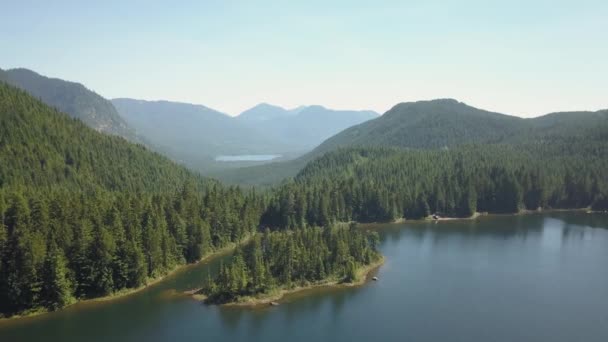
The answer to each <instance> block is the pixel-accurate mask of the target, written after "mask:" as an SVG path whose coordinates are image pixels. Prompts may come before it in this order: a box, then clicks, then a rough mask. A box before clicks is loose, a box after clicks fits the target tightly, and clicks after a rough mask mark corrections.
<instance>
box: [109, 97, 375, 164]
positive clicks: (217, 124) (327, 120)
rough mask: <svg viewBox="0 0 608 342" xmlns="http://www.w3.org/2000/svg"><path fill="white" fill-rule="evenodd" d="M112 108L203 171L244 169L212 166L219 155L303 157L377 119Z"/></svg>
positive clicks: (120, 102) (303, 111)
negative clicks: (336, 136) (337, 135)
mask: <svg viewBox="0 0 608 342" xmlns="http://www.w3.org/2000/svg"><path fill="white" fill-rule="evenodd" d="M112 103H113V104H114V106H115V107H116V108H117V110H118V112H119V113H120V114H121V115H122V116H123V117H124V118H125V119H126V121H127V122H128V123H129V125H131V126H132V127H134V128H135V129H136V130H137V132H139V133H140V134H141V135H143V136H145V137H146V138H147V139H148V140H149V141H150V142H151V143H153V144H154V145H156V146H158V147H159V148H160V150H161V151H164V152H166V153H168V154H169V155H171V156H172V157H173V158H174V159H176V160H179V161H182V162H185V163H186V164H187V165H190V166H192V167H195V168H197V169H200V170H203V171H208V170H213V169H217V168H220V169H223V168H225V167H227V166H240V165H242V163H236V164H232V165H230V164H226V163H223V162H219V163H216V162H215V158H216V157H217V156H218V155H246V154H278V155H282V156H284V157H286V158H289V157H290V156H293V155H301V154H303V153H305V152H306V151H308V150H310V149H312V148H314V147H315V146H317V145H318V144H319V143H321V142H322V141H323V140H325V139H327V138H329V137H330V136H332V135H333V134H335V133H338V132H339V131H341V130H343V129H345V128H347V127H349V126H351V125H353V124H357V123H361V122H363V121H366V120H369V119H372V118H374V117H377V116H378V114H377V113H375V112H372V111H338V110H331V109H327V108H324V107H322V106H303V107H298V108H296V109H293V110H287V109H284V108H281V107H278V106H273V105H270V104H260V105H257V106H255V107H253V108H251V109H249V110H247V111H245V112H243V113H242V114H241V115H239V116H237V117H231V116H229V115H227V114H224V113H221V112H219V111H216V110H213V109H211V108H207V107H205V106H202V105H193V104H188V103H178V102H169V101H143V100H133V99H126V98H121V99H113V100H112ZM258 163H259V162H258ZM248 164H249V165H251V164H252V163H251V162H250V163H248Z"/></svg>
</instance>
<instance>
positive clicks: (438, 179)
mask: <svg viewBox="0 0 608 342" xmlns="http://www.w3.org/2000/svg"><path fill="white" fill-rule="evenodd" d="M606 169H608V144H607V143H606V142H604V141H601V140H595V141H593V140H592V139H589V138H586V139H584V140H580V141H576V140H571V141H569V143H568V144H567V145H563V144H558V143H551V144H548V143H547V144H543V143H530V144H526V145H520V146H517V147H515V146H510V145H468V146H462V147H459V148H456V149H451V150H403V149H391V148H350V149H339V150H337V151H335V152H331V153H328V154H326V155H324V156H323V157H321V158H319V159H316V160H315V161H313V162H311V163H309V164H308V165H307V166H306V167H305V168H304V169H303V170H302V171H301V172H300V174H299V175H298V176H297V177H296V179H295V180H294V181H292V182H288V183H285V184H283V185H282V186H280V187H278V188H277V189H275V191H274V196H273V197H272V199H271V201H270V203H269V205H268V207H267V209H266V212H265V213H264V215H263V216H262V224H263V225H266V226H268V227H274V228H285V229H293V228H295V227H296V226H302V223H298V224H295V223H294V222H300V220H301V218H300V217H299V215H298V214H297V213H299V212H302V211H303V210H306V211H307V214H306V215H305V219H304V221H305V222H304V225H308V226H317V225H327V224H328V223H330V222H340V221H341V222H348V221H358V222H377V221H391V220H394V219H398V218H402V217H405V218H408V219H419V218H423V217H426V216H428V215H429V214H431V213H439V214H440V215H442V216H455V217H468V216H471V215H472V214H473V213H475V212H476V211H480V212H494V213H515V212H518V211H519V210H521V209H529V210H536V209H538V208H582V207H588V206H591V205H593V206H594V208H598V210H599V208H604V207H605V206H606V204H605V203H606V200H605V198H606V192H607V191H608V178H606V177H605V170H606ZM294 198H303V199H305V200H304V201H294V200H293V199H294Z"/></svg>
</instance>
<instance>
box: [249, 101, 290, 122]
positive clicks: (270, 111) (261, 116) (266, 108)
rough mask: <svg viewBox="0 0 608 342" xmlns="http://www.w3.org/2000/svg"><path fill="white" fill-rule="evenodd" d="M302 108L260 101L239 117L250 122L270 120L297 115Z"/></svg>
mask: <svg viewBox="0 0 608 342" xmlns="http://www.w3.org/2000/svg"><path fill="white" fill-rule="evenodd" d="M300 109H301V108H298V109H296V110H287V109H285V108H282V107H279V106H275V105H271V104H268V103H260V104H258V105H256V106H255V107H253V108H250V109H248V110H246V111H244V112H242V113H241V114H239V115H238V117H237V118H238V119H239V120H242V121H248V122H256V121H268V120H274V119H280V118H284V117H287V116H292V115H296V114H297V113H298V111H299V110H300Z"/></svg>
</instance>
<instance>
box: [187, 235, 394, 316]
mask: <svg viewBox="0 0 608 342" xmlns="http://www.w3.org/2000/svg"><path fill="white" fill-rule="evenodd" d="M378 244H379V237H378V234H377V233H376V232H368V231H363V230H361V229H358V228H356V226H355V225H352V224H351V225H350V226H347V225H336V226H333V227H330V228H318V227H314V228H302V229H297V230H288V231H274V232H271V231H269V230H266V232H265V233H263V234H258V235H257V236H256V237H254V238H253V240H252V242H251V243H250V244H249V245H247V246H245V247H239V248H237V249H236V250H235V253H234V255H233V257H232V260H231V262H230V263H229V264H228V265H225V264H221V265H220V269H219V272H218V274H217V276H216V277H214V278H213V277H211V276H210V275H209V276H208V280H207V284H205V286H204V287H203V288H202V289H200V290H198V291H195V293H194V294H193V297H194V298H196V299H199V300H203V301H205V302H206V303H208V304H223V305H244V306H254V305H260V304H269V303H275V302H276V301H277V300H278V299H280V298H281V297H283V296H284V295H285V294H287V293H292V292H296V291H301V290H304V289H308V288H312V287H317V286H354V285H360V284H362V283H364V282H365V280H366V278H367V274H368V273H369V272H370V271H372V270H374V269H376V268H377V267H378V266H380V265H381V264H382V263H383V262H384V258H383V257H382V255H380V253H379V252H378Z"/></svg>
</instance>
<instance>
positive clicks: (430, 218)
mask: <svg viewBox="0 0 608 342" xmlns="http://www.w3.org/2000/svg"><path fill="white" fill-rule="evenodd" d="M560 212H585V213H586V214H606V213H608V211H602V210H591V209H590V208H571V209H560V208H546V209H542V208H539V209H536V210H529V209H522V210H520V211H518V212H516V213H490V212H487V211H484V212H479V211H476V212H475V213H474V214H473V215H471V216H468V217H453V216H444V217H438V218H436V219H434V218H433V216H432V215H429V216H427V217H424V218H419V219H406V218H404V217H402V218H398V219H395V220H393V221H387V222H355V223H357V224H358V225H360V226H363V227H365V226H372V225H377V224H400V223H422V222H439V221H468V220H475V219H478V218H480V217H482V216H488V217H491V216H519V215H535V214H543V213H560Z"/></svg>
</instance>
